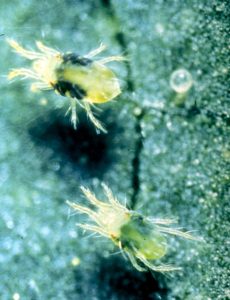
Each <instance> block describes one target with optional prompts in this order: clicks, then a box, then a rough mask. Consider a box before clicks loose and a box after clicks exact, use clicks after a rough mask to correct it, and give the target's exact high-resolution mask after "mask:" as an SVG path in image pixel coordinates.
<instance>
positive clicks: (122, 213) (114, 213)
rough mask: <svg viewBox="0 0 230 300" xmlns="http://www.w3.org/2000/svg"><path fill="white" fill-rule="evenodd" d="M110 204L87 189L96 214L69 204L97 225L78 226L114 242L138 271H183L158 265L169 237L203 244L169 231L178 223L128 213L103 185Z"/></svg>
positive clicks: (88, 197)
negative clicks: (157, 261) (173, 236)
mask: <svg viewBox="0 0 230 300" xmlns="http://www.w3.org/2000/svg"><path fill="white" fill-rule="evenodd" d="M102 186H103V189H104V192H105V194H106V196H107V199H108V202H102V201H100V200H98V199H97V198H96V196H95V195H94V194H93V193H92V192H91V191H90V190H89V189H87V188H85V187H81V190H82V192H83V193H84V195H85V196H86V198H87V199H88V200H89V201H90V203H91V204H92V205H93V206H94V207H95V209H94V210H92V209H90V208H88V207H86V206H82V205H79V204H76V203H72V202H69V201H67V203H68V204H69V205H70V206H71V207H72V208H73V209H74V210H76V211H79V212H81V213H84V214H87V215H88V216H89V217H90V219H91V220H92V221H94V223H96V225H95V224H92V225H91V224H77V225H78V226H80V227H82V228H83V229H86V230H90V231H93V232H96V233H99V234H101V235H103V236H105V237H107V238H110V239H111V240H112V241H113V243H114V244H116V245H117V246H118V247H119V248H120V249H121V250H122V251H123V252H124V254H126V256H127V257H128V258H129V260H130V261H131V263H132V265H133V266H134V267H135V268H136V269H137V270H138V271H145V270H146V269H148V268H149V269H151V270H154V271H159V272H168V271H173V270H178V269H180V268H179V267H175V266H171V265H165V264H164V265H155V264H154V263H153V261H154V260H158V259H160V258H162V257H163V256H165V254H166V253H167V248H168V243H167V239H166V235H167V234H171V235H175V236H179V237H182V238H185V239H190V240H199V239H198V238H196V237H194V236H192V235H191V234H190V233H189V232H184V231H181V230H180V229H177V228H172V227H169V225H171V224H172V223H175V221H174V220H171V219H154V218H149V217H145V216H143V215H141V214H140V213H138V212H135V211H131V210H128V209H127V208H126V207H125V206H123V205H122V204H121V203H120V202H119V201H118V200H117V199H116V198H115V197H114V196H113V194H112V192H111V190H110V189H109V188H108V186H106V185H105V184H102Z"/></svg>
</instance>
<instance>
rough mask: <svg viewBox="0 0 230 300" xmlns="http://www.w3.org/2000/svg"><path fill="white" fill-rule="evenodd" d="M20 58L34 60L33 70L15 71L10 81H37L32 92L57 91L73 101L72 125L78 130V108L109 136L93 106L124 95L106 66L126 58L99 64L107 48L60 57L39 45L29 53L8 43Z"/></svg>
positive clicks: (106, 59) (10, 76)
mask: <svg viewBox="0 0 230 300" xmlns="http://www.w3.org/2000/svg"><path fill="white" fill-rule="evenodd" d="M7 41H8V43H9V44H10V46H11V47H12V48H13V49H14V50H15V52H16V53H18V54H19V55H21V56H23V57H25V58H27V59H29V60H31V61H32V62H33V63H32V66H31V68H19V69H13V70H12V71H11V72H10V73H9V75H8V78H9V79H12V78H14V77H17V76H21V77H23V78H25V79H27V78H29V79H33V80H34V82H33V83H32V84H31V90H32V91H34V92H35V91H38V90H52V89H53V90H55V91H56V92H57V93H58V94H60V95H62V96H66V97H68V98H69V99H70V103H71V105H70V109H69V110H71V121H72V123H73V125H74V128H76V124H77V113H76V106H77V104H78V105H79V106H81V107H82V108H83V109H84V110H85V111H86V113H87V115H88V117H89V119H90V120H91V121H92V123H93V124H94V125H95V126H96V128H98V129H100V130H102V131H104V132H106V130H105V128H104V127H103V126H102V124H101V123H100V121H99V120H98V119H97V118H96V117H95V116H94V114H93V112H92V110H91V106H92V105H94V104H101V103H104V102H108V101H110V100H112V99H114V98H115V97H117V96H118V95H119V94H120V93H121V89H120V83H119V80H118V78H117V77H116V75H115V74H114V72H113V71H112V70H111V69H110V68H108V67H107V66H106V64H107V63H109V62H111V61H121V60H124V57H122V56H109V57H106V58H102V59H98V60H95V59H94V57H95V56H96V55H98V54H99V53H101V52H102V51H104V50H105V48H106V47H105V45H103V44H101V45H100V47H99V48H97V49H95V50H93V51H91V52H90V53H88V54H87V55H85V56H80V55H78V54H75V53H60V52H59V51H57V50H55V49H52V48H49V47H46V46H45V45H43V43H41V42H39V41H37V42H36V45H37V48H38V50H39V51H38V52H36V51H30V50H26V49H25V48H23V47H22V46H20V45H19V44H18V43H17V42H16V41H14V40H12V39H7Z"/></svg>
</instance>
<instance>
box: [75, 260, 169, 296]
mask: <svg viewBox="0 0 230 300" xmlns="http://www.w3.org/2000/svg"><path fill="white" fill-rule="evenodd" d="M124 262H125V261H124V259H123V258H122V257H120V256H116V257H115V256H110V257H108V258H100V257H96V262H95V263H94V268H91V269H90V270H89V269H87V270H86V269H84V267H81V266H80V267H79V266H78V267H77V268H76V269H75V270H74V277H75V290H76V292H77V293H79V294H80V295H81V296H82V298H85V299H88V298H87V297H88V294H87V293H88V291H89V290H90V289H92V287H93V290H94V296H95V298H97V299H101V300H105V299H106V300H107V299H111V295H113V299H119V300H127V299H129V300H159V299H162V300H163V299H168V297H167V296H168V292H169V289H168V288H167V285H166V282H165V278H164V276H163V275H162V274H159V273H154V275H153V274H152V273H150V272H142V273H140V272H137V271H135V269H133V267H132V266H131V265H128V264H127V263H124ZM95 278H97V280H96V281H95Z"/></svg>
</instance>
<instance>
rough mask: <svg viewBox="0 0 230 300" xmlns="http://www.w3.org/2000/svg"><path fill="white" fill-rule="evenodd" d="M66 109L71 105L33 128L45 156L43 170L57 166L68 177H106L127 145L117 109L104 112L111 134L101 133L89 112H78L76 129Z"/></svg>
mask: <svg viewBox="0 0 230 300" xmlns="http://www.w3.org/2000/svg"><path fill="white" fill-rule="evenodd" d="M66 110H67V107H66V109H63V110H59V111H57V110H55V111H53V112H50V113H49V114H45V115H43V116H41V117H39V118H37V119H36V120H35V121H34V123H32V125H31V127H30V128H29V134H30V136H31V139H32V140H33V142H34V144H35V145H36V146H37V147H38V149H39V150H38V151H39V155H41V159H40V160H41V162H42V168H43V171H44V172H46V171H49V170H50V169H51V170H52V169H53V168H54V169H55V172H56V173H57V174H58V175H60V176H61V177H62V179H64V180H70V179H71V180H73V178H75V180H76V178H79V179H81V178H83V179H84V178H85V179H87V178H91V177H98V178H100V179H101V178H103V175H104V174H105V173H106V172H107V170H110V168H111V165H113V163H114V162H116V161H117V160H118V158H119V155H120V153H121V152H122V151H123V148H125V145H124V143H123V136H122V129H121V127H120V126H119V125H118V124H117V123H116V119H114V116H112V112H113V111H109V110H106V111H104V112H103V113H101V114H100V120H101V121H102V122H103V123H104V124H105V125H106V128H107V129H108V131H109V134H103V133H100V134H97V133H96V130H95V127H94V126H93V125H92V124H91V123H90V122H89V120H88V118H87V116H86V115H85V112H82V113H80V112H79V113H78V117H79V123H78V124H77V130H74V128H73V126H72V124H71V122H70V116H69V115H68V116H65V112H66ZM121 147H122V149H121Z"/></svg>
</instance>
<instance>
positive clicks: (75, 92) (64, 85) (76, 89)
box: [53, 80, 86, 100]
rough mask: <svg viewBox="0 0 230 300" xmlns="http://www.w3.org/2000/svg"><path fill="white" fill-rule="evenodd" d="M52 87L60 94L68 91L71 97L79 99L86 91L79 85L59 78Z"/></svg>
mask: <svg viewBox="0 0 230 300" xmlns="http://www.w3.org/2000/svg"><path fill="white" fill-rule="evenodd" d="M53 88H54V89H55V90H56V91H58V93H59V94H60V95H62V96H67V95H66V94H67V93H69V94H70V96H71V97H72V98H77V99H78V100H81V99H83V98H84V97H85V96H86V91H85V90H84V89H82V88H81V87H80V86H79V85H77V84H72V83H70V82H68V81H63V80H59V81H58V82H57V83H56V84H54V85H53Z"/></svg>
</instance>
